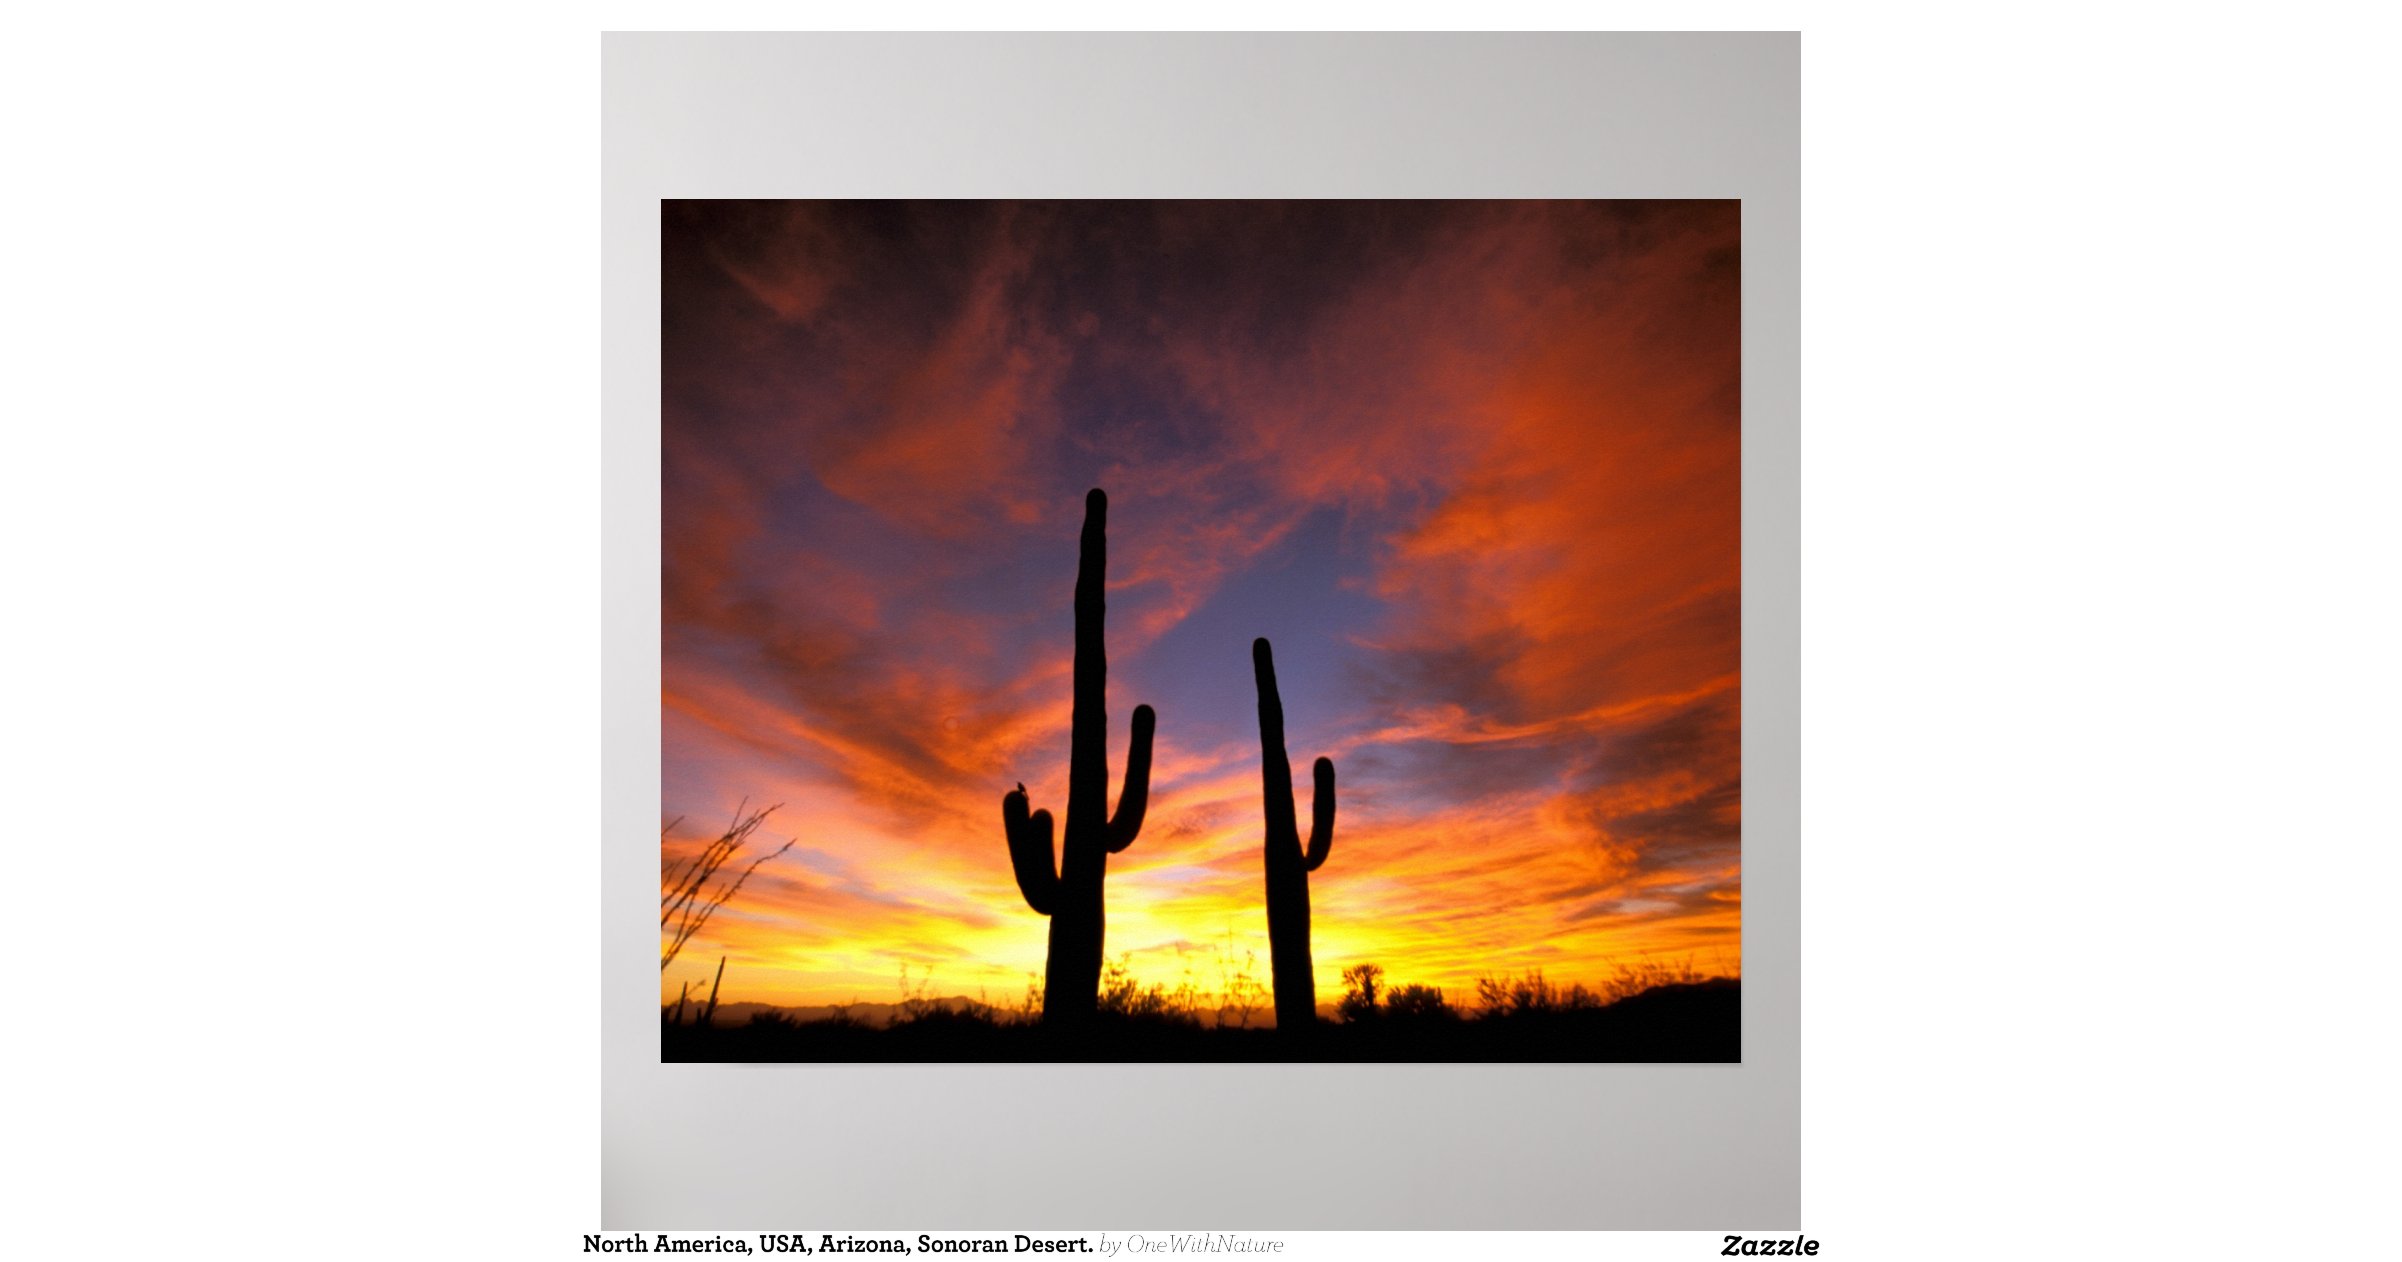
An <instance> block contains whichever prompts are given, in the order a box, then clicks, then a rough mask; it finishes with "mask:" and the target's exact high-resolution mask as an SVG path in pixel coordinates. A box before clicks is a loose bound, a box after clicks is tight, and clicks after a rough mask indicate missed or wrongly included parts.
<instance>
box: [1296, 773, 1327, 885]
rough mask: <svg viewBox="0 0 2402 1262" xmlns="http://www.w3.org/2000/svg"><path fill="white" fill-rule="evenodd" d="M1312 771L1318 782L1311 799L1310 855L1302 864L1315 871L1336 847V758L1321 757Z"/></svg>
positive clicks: (1308, 869) (1306, 868) (1305, 867)
mask: <svg viewBox="0 0 2402 1262" xmlns="http://www.w3.org/2000/svg"><path fill="white" fill-rule="evenodd" d="M1312 771H1313V773H1314V778H1315V779H1316V781H1317V783H1316V785H1315V786H1314V790H1313V792H1312V793H1311V794H1310V799H1309V857H1308V858H1307V859H1306V860H1305V861H1304V863H1303V865H1302V866H1303V868H1304V869H1305V870H1307V871H1310V872H1315V871H1317V870H1318V865H1319V864H1321V863H1324V862H1326V855H1327V852H1328V851H1331V850H1333V849H1334V759H1332V758H1321V759H1319V760H1318V765H1317V766H1316V767H1314V768H1312Z"/></svg>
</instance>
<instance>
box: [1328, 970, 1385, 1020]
mask: <svg viewBox="0 0 2402 1262" xmlns="http://www.w3.org/2000/svg"><path fill="white" fill-rule="evenodd" d="M1383 984H1384V969H1383V968H1382V967H1381V966H1379V965H1375V964H1354V965H1352V966H1351V967H1349V968H1347V969H1344V970H1343V998H1342V999H1341V1001H1340V1002H1338V1003H1336V1004H1335V1006H1334V1010H1335V1015H1337V1016H1339V1017H1341V1018H1343V1020H1345V1021H1350V1022H1359V1021H1373V1020H1375V1019H1376V1001H1377V997H1378V994H1379V992H1380V989H1381V987H1382V986H1383Z"/></svg>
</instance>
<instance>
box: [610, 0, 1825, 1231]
mask: <svg viewBox="0 0 2402 1262" xmlns="http://www.w3.org/2000/svg"><path fill="white" fill-rule="evenodd" d="M602 56H603V85H602V111H603V132H602V137H603V141H602V143H603V159H602V162H603V166H602V197H603V204H602V235H603V269H604V270H603V282H602V283H603V335H604V353H605V356H606V359H605V369H604V371H605V379H604V381H603V410H604V434H603V449H602V458H603V473H602V478H603V503H602V508H603V520H602V528H603V537H604V540H605V552H604V573H603V591H602V604H603V622H602V629H603V630H602V637H603V638H602V662H603V672H604V675H603V680H602V687H603V695H602V706H603V731H602V762H603V776H604V782H603V783H604V789H603V793H604V801H603V820H604V827H605V830H606V831H605V834H604V836H603V839H602V854H601V859H602V876H601V899H602V907H601V909H600V910H601V950H602V957H603V959H602V970H601V976H602V986H603V994H602V1003H601V1036H602V1037H601V1055H602V1060H601V1105H602V1110H601V1117H602V1146H601V1165H602V1170H601V1215H602V1221H603V1224H604V1225H605V1226H606V1227H608V1228H610V1229H621V1228H635V1227H641V1228H659V1229H676V1228H701V1227H710V1228H736V1229H748V1228H765V1229H828V1228H831V1229H842V1228H858V1229H874V1228H886V1229H898V1228H909V1229H912V1230H917V1229H925V1230H942V1229H968V1228H987V1229H1004V1228H1005V1229H1043V1228H1054V1229H1067V1228H1075V1229H1104V1228H1111V1229H1115V1228H1126V1227H1220V1228H1235V1229H1240V1228H1251V1229H1263V1230H1264V1229H1303V1228H1468V1227H1476V1228H1513V1227H1519V1228H1553V1229H1560V1228H1606V1227H1624V1228H1691V1229H1708V1228H1727V1229H1738V1228H1749V1229H1789V1228H1793V1227H1796V1226H1798V1224H1799V1220H1800V1216H1801V1192H1800V1085H1801V1084H1800V1059H1799V1034H1800V1010H1801V1009H1800V977H1799V969H1798V964H1799V960H1798V956H1799V950H1800V914H1799V913H1800V898H1799V894H1800V879H1799V845H1798V831H1799V823H1798V817H1799V772H1800V758H1799V740H1800V727H1799V704H1800V651H1799V649H1800V596H1799V592H1800V588H1799V578H1800V548H1799V542H1798V526H1799V520H1800V512H1799V502H1800V475H1799V469H1800V465H1799V424H1798V410H1797V409H1798V403H1797V400H1798V395H1799V351H1800V347H1799V318H1800V312H1799V204H1798V199H1799V194H1800V130H1799V91H1800V40H1799V37H1798V36H1797V35H1794V34H1790V33H1775V34H1737V35H1671V34H1657V35H1631V34H1630V35H1621V34H1607V35H1596V34H1543V35H1434V34H1416V35H1412V34H1404V35H1254V34H1229V35H1090V34H1078V35H993V34H984V35H832V34H809V35H801V34H772V35H684V34H675V35H649V34H611V35H608V36H605V37H604V39H603V43H602ZM677 197H1596V198H1607V197H1732V198H1740V199H1742V201H1743V391H1744V409H1743V444H1744V445H1743V509H1744V511H1743V554H1744V575H1743V703H1744V731H1743V790H1744V792H1743V822H1744V830H1743V852H1744V853H1743V859H1744V872H1743V875H1744V890H1743V893H1744V898H1743V975H1744V994H1743V1020H1744V1037H1743V1048H1744V1059H1743V1063H1742V1064H1741V1065H1247V1066H1219V1065H1209V1066H1194V1065H757V1066H746V1065H662V1064H660V1063H658V1027H657V1008H656V1006H655V1003H654V997H655V995H656V984H657V983H656V978H657V973H656V964H657V958H658V957H657V954H656V949H657V945H658V944H657V940H656V937H655V922H654V921H653V919H652V913H653V912H654V911H655V910H656V906H655V904H654V903H653V902H652V901H651V900H652V895H653V892H654V890H655V887H656V881H657V879H658V866H657V861H658V814H659V812H658V805H659V803H658V793H659V632H658V627H659V416H658V399H659V364H658V359H659V353H658V348H659V330H658V319H659V284H658V258H659V231H658V223H659V218H658V203H659V201H660V199H662V198H677Z"/></svg>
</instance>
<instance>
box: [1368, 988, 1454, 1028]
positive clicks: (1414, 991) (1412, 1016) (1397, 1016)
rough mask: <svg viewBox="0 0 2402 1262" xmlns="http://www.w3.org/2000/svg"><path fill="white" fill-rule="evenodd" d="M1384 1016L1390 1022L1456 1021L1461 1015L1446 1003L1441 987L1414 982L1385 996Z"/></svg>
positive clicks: (1394, 989)
mask: <svg viewBox="0 0 2402 1262" xmlns="http://www.w3.org/2000/svg"><path fill="white" fill-rule="evenodd" d="M1384 1015H1385V1018H1386V1019H1387V1020H1390V1021H1456V1020H1458V1019H1459V1015H1460V1014H1459V1013H1458V1012H1457V1011H1456V1010H1454V1009H1453V1008H1452V1006H1451V1005H1450V1004H1449V1003H1447V1002H1445V1001H1444V999H1443V991H1442V989H1441V988H1440V987H1436V986H1421V985H1419V984H1418V983H1416V982H1412V983H1410V984H1409V985H1406V986H1395V987H1394V988H1393V989H1392V990H1391V991H1390V992H1388V993H1387V994H1386V995H1385V1000H1384Z"/></svg>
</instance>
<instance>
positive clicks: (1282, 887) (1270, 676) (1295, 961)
mask: <svg viewBox="0 0 2402 1262" xmlns="http://www.w3.org/2000/svg"><path fill="white" fill-rule="evenodd" d="M1251 671H1252V675H1253V677H1254V679H1255V680H1256V682H1257V683H1258V685H1259V758H1260V785H1261V789H1262V794H1261V796H1262V797H1263V798H1264V799H1265V801H1266V807H1267V823H1268V841H1267V873H1268V971H1269V974H1270V976H1271V977H1272V978H1273V980H1274V982H1275V986H1276V1028H1277V1029H1280V1030H1294V1029H1300V1028H1302V1027H1305V1026H1309V1025H1312V1024H1315V1023H1316V1021H1317V1019H1318V982H1317V976H1316V974H1315V973H1314V972H1313V971H1312V968H1311V964H1310V958H1309V874H1310V873H1312V872H1315V871H1317V870H1318V867H1319V865H1320V864H1323V863H1325V862H1326V856H1327V853H1328V852H1329V851H1331V850H1333V849H1334V760H1333V759H1330V758H1321V759H1319V760H1318V761H1317V764H1316V765H1315V766H1314V767H1313V768H1312V772H1313V777H1314V779H1315V781H1316V783H1315V785H1314V786H1313V792H1312V794H1311V797H1310V811H1309V849H1308V850H1307V851H1306V852H1305V851H1303V849H1302V847H1301V828H1300V825H1299V823H1298V822H1297V821H1296V820H1295V818H1294V814H1293V766H1292V764H1291V763H1290V762H1288V761H1286V759H1285V753H1284V699H1283V698H1282V697H1280V696H1278V695H1277V692H1276V659H1275V658H1274V657H1273V656H1272V655H1271V654H1270V652H1269V649H1268V642H1267V641H1266V640H1264V639H1262V640H1254V641H1252V642H1251Z"/></svg>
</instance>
